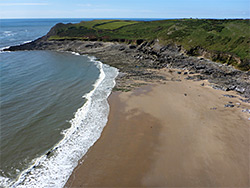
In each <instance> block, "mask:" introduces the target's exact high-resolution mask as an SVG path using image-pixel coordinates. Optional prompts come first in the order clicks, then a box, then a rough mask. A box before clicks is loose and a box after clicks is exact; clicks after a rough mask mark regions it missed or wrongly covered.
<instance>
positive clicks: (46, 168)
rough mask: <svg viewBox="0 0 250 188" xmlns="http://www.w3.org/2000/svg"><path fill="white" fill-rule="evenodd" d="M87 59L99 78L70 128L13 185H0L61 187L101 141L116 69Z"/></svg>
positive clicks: (6, 182)
mask: <svg viewBox="0 0 250 188" xmlns="http://www.w3.org/2000/svg"><path fill="white" fill-rule="evenodd" d="M76 55H78V54H76ZM89 59H90V61H92V62H94V63H95V64H96V66H97V67H98V68H99V70H100V75H99V78H98V79H97V81H96V82H95V84H94V89H93V90H92V91H91V92H89V93H88V94H86V95H84V96H83V98H86V99H87V101H86V103H85V104H84V105H83V106H82V107H81V108H79V109H78V110H77V112H76V113H75V116H74V118H73V119H72V120H70V123H71V127H70V128H69V129H67V130H64V131H63V134H64V138H63V139H62V140H61V141H60V142H59V143H58V144H56V145H55V147H54V148H53V149H51V150H50V151H48V152H47V153H46V154H44V155H43V156H41V157H39V158H37V159H35V160H34V162H33V165H31V166H30V167H29V168H28V169H26V170H25V171H23V172H22V173H21V174H20V175H19V177H18V179H17V180H16V181H15V182H11V181H10V179H6V178H3V177H2V179H0V180H1V184H2V185H0V186H4V187H63V186H64V185H65V184H66V182H67V180H68V178H69V177H70V175H71V173H72V172H73V170H74V168H75V167H76V166H77V165H78V161H79V160H80V159H81V158H82V157H83V156H84V155H85V154H86V153H87V151H88V149H89V148H90V147H91V146H92V145H93V144H94V143H95V142H96V141H97V140H98V139H99V138H100V136H101V133H102V130H103V128H104V127H105V125H106V123H107V121H108V114H109V105H108V102H107V98H108V96H109V95H110V93H111V91H112V88H113V87H114V86H115V78H116V76H117V75H118V70H117V69H116V68H113V67H110V66H108V65H105V64H102V63H101V62H99V61H97V60H96V59H95V58H94V57H89Z"/></svg>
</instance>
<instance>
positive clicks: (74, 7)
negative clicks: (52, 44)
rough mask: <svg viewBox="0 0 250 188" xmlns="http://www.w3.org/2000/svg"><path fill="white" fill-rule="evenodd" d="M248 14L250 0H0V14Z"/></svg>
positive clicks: (209, 15)
mask: <svg viewBox="0 0 250 188" xmlns="http://www.w3.org/2000/svg"><path fill="white" fill-rule="evenodd" d="M191 17H192V18H250V0H0V18H191Z"/></svg>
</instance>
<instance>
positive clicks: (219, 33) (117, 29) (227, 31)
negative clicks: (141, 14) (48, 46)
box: [48, 19, 250, 70]
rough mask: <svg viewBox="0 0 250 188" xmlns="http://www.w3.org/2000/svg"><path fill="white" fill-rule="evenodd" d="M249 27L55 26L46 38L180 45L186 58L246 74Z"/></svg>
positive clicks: (174, 23) (190, 22) (235, 23)
mask: <svg viewBox="0 0 250 188" xmlns="http://www.w3.org/2000/svg"><path fill="white" fill-rule="evenodd" d="M249 26H250V24H249V20H212V19H176V20H161V21H151V22H137V21H126V20H94V21H89V22H81V23H78V24H66V25H64V24H57V25H56V26H55V27H54V28H53V29H52V30H51V31H50V32H49V34H48V36H49V40H65V39H71V40H73V39H80V40H94V41H95V40H100V41H118V42H128V43H133V42H137V43H140V42H142V41H150V40H155V39H158V40H159V42H160V43H161V44H163V45H164V44H177V45H181V46H182V47H183V48H184V49H185V50H186V51H187V53H188V54H190V55H205V56H208V57H209V58H211V59H212V60H214V61H220V62H222V63H228V64H232V65H234V66H236V67H238V68H240V69H242V70H249V69H250V64H249V59H250V53H249V47H250V46H249V43H250V27H249ZM232 57H234V58H232Z"/></svg>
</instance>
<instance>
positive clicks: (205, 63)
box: [4, 36, 250, 102]
mask: <svg viewBox="0 0 250 188" xmlns="http://www.w3.org/2000/svg"><path fill="white" fill-rule="evenodd" d="M4 50H5V51H18V50H56V51H70V52H77V53H79V54H82V55H83V54H85V55H91V56H95V57H97V58H98V59H99V60H100V61H101V62H103V63H105V64H108V65H111V66H113V67H116V68H118V69H119V71H120V74H119V76H118V78H117V85H116V87H115V88H114V89H115V90H121V91H129V90H131V89H133V88H135V87H138V86H140V85H144V84H147V83H148V82H150V81H152V80H154V81H163V82H164V81H166V80H165V77H164V76H161V75H160V74H158V73H157V71H155V70H157V69H162V68H168V69H169V70H170V71H171V69H179V71H178V74H184V75H185V76H186V77H185V79H189V80H195V81H200V80H208V81H209V82H210V83H211V86H212V87H213V88H215V89H220V90H224V91H236V92H237V93H238V94H239V95H241V96H242V97H243V98H242V100H243V101H244V102H250V71H241V70H237V69H235V68H234V67H233V66H231V65H225V64H221V63H216V62H212V61H211V60H208V59H205V58H203V57H192V56H189V55H187V54H186V53H185V51H184V50H183V49H182V47H181V46H177V45H173V44H172V45H165V46H164V45H161V44H159V42H158V41H157V40H153V41H150V42H147V41H144V42H142V43H141V44H126V43H119V42H100V41H82V40H48V36H44V37H42V38H39V39H37V40H35V41H32V42H30V43H26V44H22V45H19V46H12V47H10V48H8V49H4ZM177 81H178V80H177Z"/></svg>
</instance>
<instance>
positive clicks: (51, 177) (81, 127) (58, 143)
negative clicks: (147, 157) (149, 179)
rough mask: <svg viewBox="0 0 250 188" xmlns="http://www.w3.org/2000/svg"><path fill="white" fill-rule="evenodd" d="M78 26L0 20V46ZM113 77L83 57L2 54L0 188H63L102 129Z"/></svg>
mask: <svg viewBox="0 0 250 188" xmlns="http://www.w3.org/2000/svg"><path fill="white" fill-rule="evenodd" d="M83 20H85V21H88V20H91V19H0V48H1V49H4V48H6V47H8V46H12V45H18V44H23V43H26V42H29V41H32V40H35V39H37V38H39V37H41V36H43V35H45V34H46V33H47V32H48V31H49V30H50V28H51V27H52V26H54V25H55V24H56V23H78V22H80V21H83ZM117 75H118V70H117V69H116V68H113V67H110V66H108V65H105V64H102V63H101V62H100V61H97V60H96V58H95V57H90V56H87V55H80V54H77V53H72V52H59V51H17V52H3V51H1V52H0V125H1V129H0V187H39V188H40V187H63V186H64V185H65V183H66V182H67V180H68V178H69V176H70V175H71V173H72V171H73V169H74V168H75V167H76V166H77V165H78V161H79V160H80V159H81V158H82V157H83V156H84V154H86V152H87V151H88V149H89V148H90V147H91V146H92V145H93V144H94V143H95V142H96V141H97V140H98V138H99V137H100V135H101V133H102V130H103V128H104V127H105V125H106V123H107V117H108V113H109V105H108V102H107V98H108V96H109V95H110V93H111V91H112V88H113V87H114V85H115V78H116V76H117Z"/></svg>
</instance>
